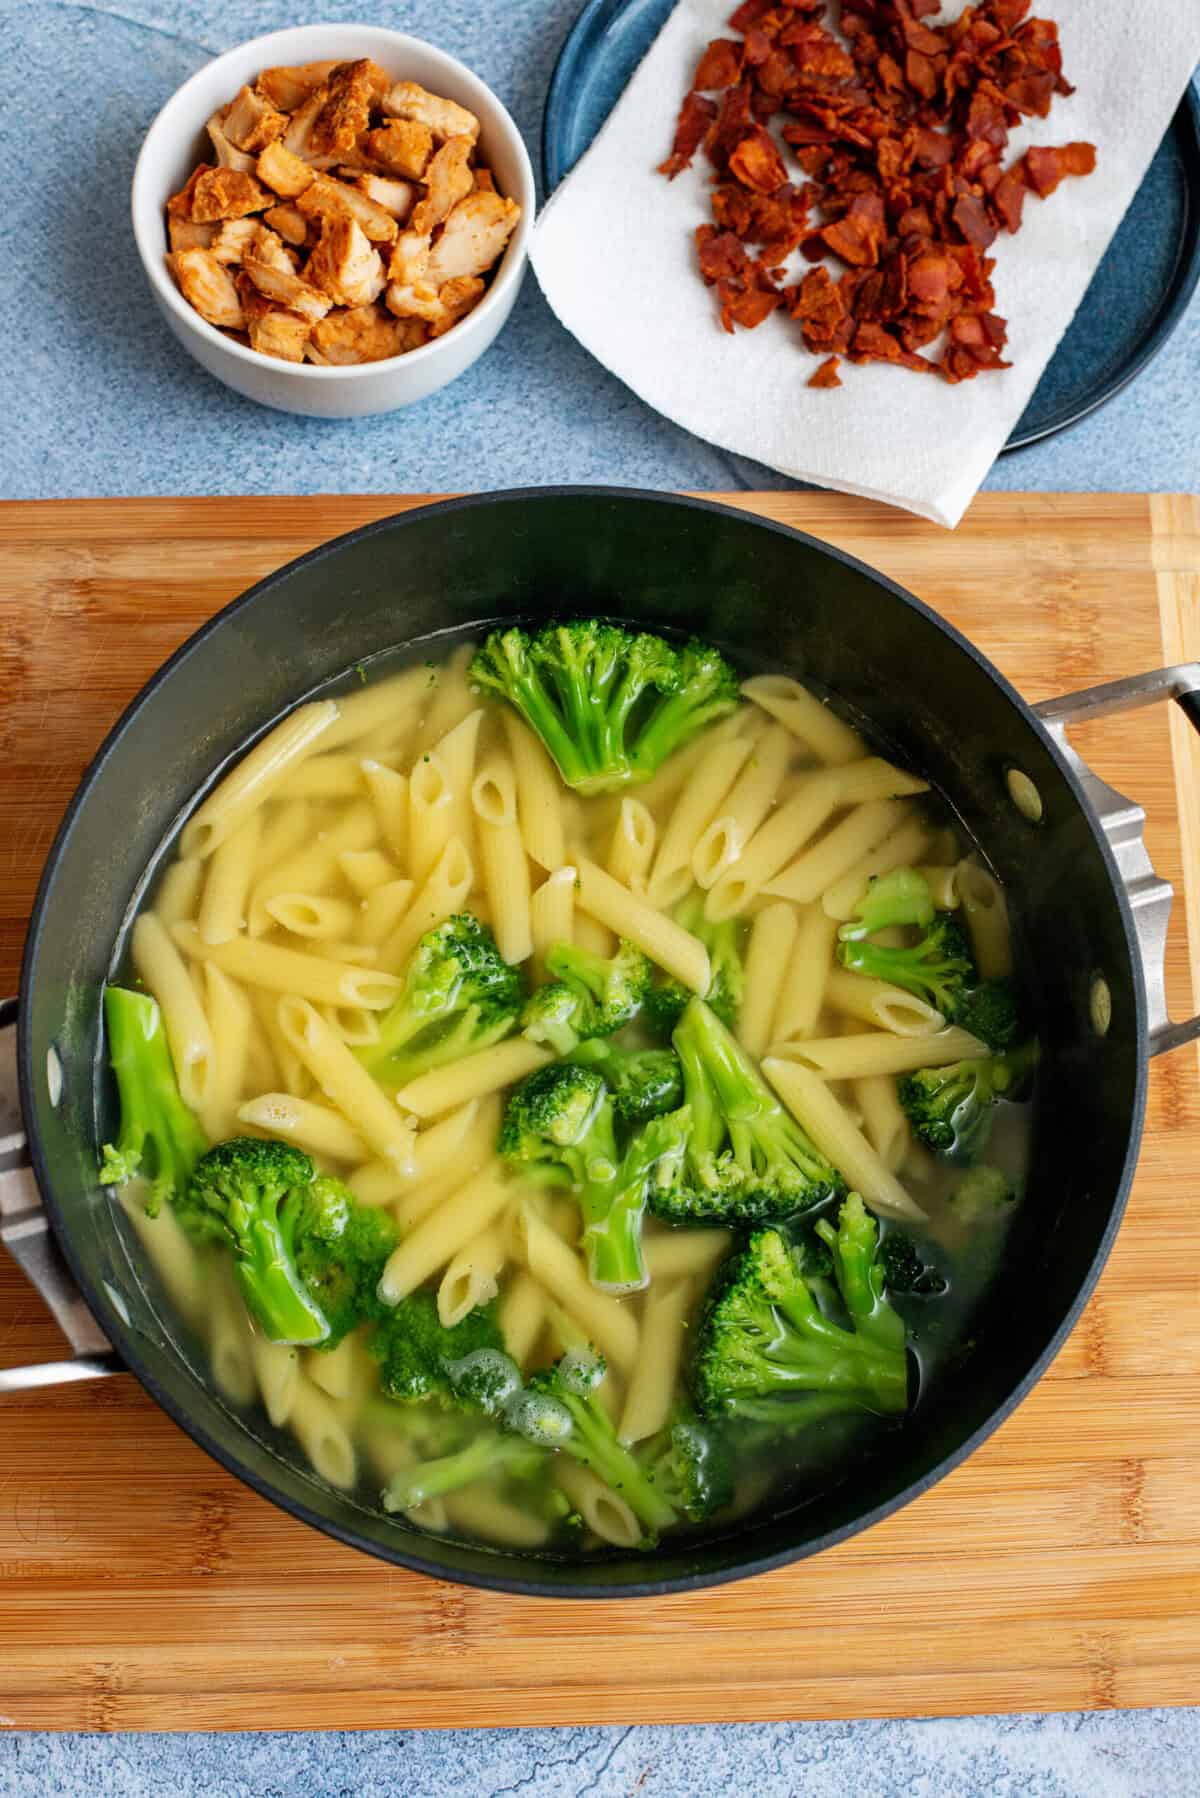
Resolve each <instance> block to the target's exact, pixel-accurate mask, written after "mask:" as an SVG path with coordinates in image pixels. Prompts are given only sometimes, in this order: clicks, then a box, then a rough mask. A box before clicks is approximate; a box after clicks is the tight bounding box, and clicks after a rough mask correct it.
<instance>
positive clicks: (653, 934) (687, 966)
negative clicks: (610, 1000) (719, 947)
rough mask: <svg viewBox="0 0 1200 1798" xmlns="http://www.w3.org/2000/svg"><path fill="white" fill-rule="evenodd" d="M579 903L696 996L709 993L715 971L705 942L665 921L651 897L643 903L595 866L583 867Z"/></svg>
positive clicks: (582, 908) (590, 862)
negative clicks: (653, 904) (711, 966)
mask: <svg viewBox="0 0 1200 1798" xmlns="http://www.w3.org/2000/svg"><path fill="white" fill-rule="evenodd" d="M577 903H578V905H579V907H580V909H581V910H583V911H585V912H587V913H588V914H589V916H591V917H593V918H595V919H596V920H597V922H598V923H601V924H604V925H606V926H607V927H608V929H610V930H614V931H615V932H616V933H617V935H618V936H619V937H627V938H628V939H629V941H630V942H631V943H633V944H634V945H635V947H636V948H638V949H640V950H641V951H642V953H643V955H648V956H649V957H650V960H651V961H653V962H657V964H658V966H659V967H660V968H665V969H666V971H667V973H668V974H673V975H674V976H675V978H676V979H677V980H679V981H682V983H683V985H684V986H688V987H691V989H692V991H693V992H694V993H706V992H707V991H708V987H709V981H710V980H711V978H712V970H711V968H710V966H709V960H708V950H707V949H706V948H705V947H704V944H703V943H702V942H701V941H700V939H699V938H698V937H694V936H693V935H692V934H691V932H690V931H688V930H684V929H683V927H682V925H680V924H676V923H675V921H674V919H672V918H665V917H664V916H663V914H662V913H661V912H660V911H656V910H655V908H654V906H652V905H650V904H649V903H648V902H647V901H646V900H645V899H639V898H638V897H637V895H636V894H634V893H631V892H630V891H629V888H628V887H623V886H622V885H621V884H620V882H619V881H616V880H614V879H613V877H612V875H611V874H606V873H605V872H604V869H603V868H600V867H597V865H596V863H595V862H592V861H587V860H582V861H581V862H580V863H579V891H578V894H577Z"/></svg>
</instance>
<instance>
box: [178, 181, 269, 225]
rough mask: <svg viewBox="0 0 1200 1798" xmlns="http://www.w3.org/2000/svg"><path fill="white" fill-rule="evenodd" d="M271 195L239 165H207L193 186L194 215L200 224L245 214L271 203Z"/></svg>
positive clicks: (240, 216) (260, 209)
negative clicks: (224, 167)
mask: <svg viewBox="0 0 1200 1798" xmlns="http://www.w3.org/2000/svg"><path fill="white" fill-rule="evenodd" d="M271 199H272V196H271V194H270V193H268V191H267V189H266V188H265V187H263V186H262V185H261V183H259V182H257V181H256V180H255V179H254V176H253V175H243V174H242V173H241V171H240V170H238V169H206V170H205V171H204V173H203V174H202V175H201V176H200V179H199V181H197V183H196V185H195V187H194V188H193V189H192V218H193V219H194V220H195V222H196V223H197V224H198V225H205V224H209V223H210V222H211V221H212V220H214V219H240V218H245V216H246V214H247V213H249V212H261V211H262V210H263V209H264V207H267V206H269V205H270V204H271Z"/></svg>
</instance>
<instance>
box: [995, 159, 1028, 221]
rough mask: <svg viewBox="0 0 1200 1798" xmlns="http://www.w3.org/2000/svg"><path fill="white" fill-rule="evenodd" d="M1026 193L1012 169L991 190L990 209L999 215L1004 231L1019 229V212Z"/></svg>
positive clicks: (1023, 185) (1020, 180) (1018, 176)
mask: <svg viewBox="0 0 1200 1798" xmlns="http://www.w3.org/2000/svg"><path fill="white" fill-rule="evenodd" d="M1028 191H1029V190H1028V188H1027V187H1026V186H1025V183H1024V182H1023V181H1022V179H1021V177H1020V175H1019V173H1017V172H1015V171H1014V170H1012V169H1006V170H1005V172H1004V174H1003V175H1001V177H1000V179H999V181H998V182H997V183H996V186H995V187H994V188H993V189H992V193H991V196H990V197H991V202H992V209H993V211H995V212H996V213H997V214H998V215H999V217H1000V221H1001V223H1002V224H1003V226H1004V228H1005V230H1006V231H1019V230H1020V229H1021V212H1022V209H1023V208H1024V205H1025V195H1026V194H1027V193H1028Z"/></svg>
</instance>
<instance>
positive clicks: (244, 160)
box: [204, 107, 254, 175]
mask: <svg viewBox="0 0 1200 1798" xmlns="http://www.w3.org/2000/svg"><path fill="white" fill-rule="evenodd" d="M228 110H229V109H228V107H223V108H222V109H221V110H220V111H219V112H214V113H213V115H212V118H211V119H209V121H208V124H207V125H206V126H205V127H204V129H205V130H206V131H207V132H208V136H209V141H210V143H211V144H212V147H213V152H214V154H215V156H216V158H217V161H218V163H219V164H220V166H221V167H222V168H223V169H237V171H238V172H239V174H242V175H252V174H253V173H254V158H253V156H249V155H247V153H246V151H245V150H239V149H238V148H237V147H236V145H234V144H232V143H231V142H230V141H229V139H228V138H227V137H226V135H225V125H224V119H225V114H226V112H227V111H228Z"/></svg>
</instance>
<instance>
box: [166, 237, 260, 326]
mask: <svg viewBox="0 0 1200 1798" xmlns="http://www.w3.org/2000/svg"><path fill="white" fill-rule="evenodd" d="M167 261H168V263H169V265H170V268H171V271H172V273H173V274H174V276H175V279H176V280H177V281H178V283H179V291H180V292H181V293H182V295H183V297H184V299H185V300H186V301H187V303H188V305H189V306H194V307H195V309H196V311H197V312H198V313H199V314H200V316H201V318H204V319H207V320H208V322H209V324H210V325H217V326H219V327H220V328H221V329H222V330H225V331H241V330H243V329H244V327H245V323H246V320H245V315H244V313H243V312H242V303H241V301H240V300H239V298H238V291H237V288H236V287H235V286H234V284H233V276H232V275H231V274H230V273H229V270H228V269H226V268H222V266H221V264H220V263H219V262H218V261H217V259H216V257H215V256H213V255H211V254H210V252H209V251H208V250H177V251H176V252H175V253H174V255H172V256H168V257H167Z"/></svg>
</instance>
